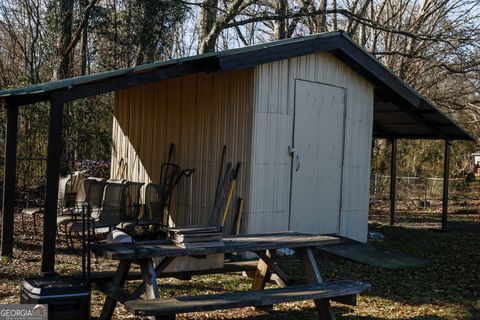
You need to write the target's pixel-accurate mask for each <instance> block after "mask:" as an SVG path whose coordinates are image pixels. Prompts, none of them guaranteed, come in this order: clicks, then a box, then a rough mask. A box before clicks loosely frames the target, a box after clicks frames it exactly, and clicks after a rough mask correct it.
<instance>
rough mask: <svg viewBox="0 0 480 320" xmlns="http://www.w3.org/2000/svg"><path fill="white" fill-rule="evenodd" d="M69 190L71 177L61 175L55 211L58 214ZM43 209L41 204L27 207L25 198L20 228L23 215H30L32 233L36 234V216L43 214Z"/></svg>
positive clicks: (62, 207)
mask: <svg viewBox="0 0 480 320" xmlns="http://www.w3.org/2000/svg"><path fill="white" fill-rule="evenodd" d="M70 190H71V179H70V177H62V178H60V179H59V181H58V203H57V213H58V214H60V213H61V212H62V211H63V209H64V207H65V195H66V193H67V192H69V191H70ZM44 213H45V209H44V207H43V205H42V206H36V207H29V203H28V200H27V204H26V208H24V209H23V210H22V211H21V215H22V216H21V219H22V230H25V215H27V216H31V217H32V218H33V233H34V234H35V235H36V234H37V216H38V215H40V214H44Z"/></svg>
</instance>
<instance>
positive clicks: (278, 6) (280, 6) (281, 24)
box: [274, 0, 288, 40]
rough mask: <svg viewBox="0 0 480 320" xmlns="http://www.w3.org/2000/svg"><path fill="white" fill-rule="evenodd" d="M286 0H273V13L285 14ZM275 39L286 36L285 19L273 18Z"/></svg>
mask: <svg viewBox="0 0 480 320" xmlns="http://www.w3.org/2000/svg"><path fill="white" fill-rule="evenodd" d="M287 5H288V4H287V0H276V1H275V14H276V15H279V16H281V15H283V16H284V15H286V14H287ZM274 38H275V40H280V39H285V38H287V23H286V19H279V20H275V30H274Z"/></svg>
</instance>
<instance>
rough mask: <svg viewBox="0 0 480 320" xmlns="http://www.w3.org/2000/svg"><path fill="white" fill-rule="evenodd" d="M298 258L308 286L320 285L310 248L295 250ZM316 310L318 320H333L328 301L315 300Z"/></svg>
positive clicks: (333, 315)
mask: <svg viewBox="0 0 480 320" xmlns="http://www.w3.org/2000/svg"><path fill="white" fill-rule="evenodd" d="M295 251H296V252H297V255H298V257H299V258H300V261H301V262H302V265H303V271H304V272H305V277H306V279H307V282H308V283H309V284H319V283H322V282H323V280H322V277H321V276H320V271H319V270H318V266H317V262H316V261H315V257H314V256H313V252H312V249H311V248H298V249H295ZM314 302H315V306H316V308H317V312H318V316H319V318H320V320H335V314H334V313H333V310H332V307H331V306H330V301H329V300H328V299H316V300H314Z"/></svg>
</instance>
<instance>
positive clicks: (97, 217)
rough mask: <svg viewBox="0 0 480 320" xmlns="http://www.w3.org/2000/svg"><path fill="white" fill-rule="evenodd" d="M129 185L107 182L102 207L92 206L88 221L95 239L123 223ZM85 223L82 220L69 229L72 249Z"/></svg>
mask: <svg viewBox="0 0 480 320" xmlns="http://www.w3.org/2000/svg"><path fill="white" fill-rule="evenodd" d="M128 185H129V183H128V182H127V183H123V182H107V184H106V186H105V190H104V192H103V200H102V202H101V206H100V207H97V209H96V210H95V205H96V204H90V207H91V214H90V217H89V218H87V219H90V221H91V222H90V228H91V231H92V236H93V238H94V239H96V235H95V234H96V233H98V232H101V233H103V232H104V231H105V232H108V231H111V230H113V229H114V228H116V226H117V225H118V224H119V223H120V222H121V221H122V219H123V217H124V211H125V194H126V189H127V188H128ZM90 188H91V187H90ZM83 223H84V222H83V221H81V220H76V221H75V222H73V223H72V225H71V227H70V228H69V229H68V238H69V239H70V244H71V247H72V248H73V234H74V233H75V234H77V235H78V234H80V233H81V232H82V228H84V226H83Z"/></svg>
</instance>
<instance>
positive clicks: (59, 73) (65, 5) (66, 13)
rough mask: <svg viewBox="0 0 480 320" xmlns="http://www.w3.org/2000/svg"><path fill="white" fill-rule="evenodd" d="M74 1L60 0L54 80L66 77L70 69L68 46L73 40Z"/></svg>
mask: <svg viewBox="0 0 480 320" xmlns="http://www.w3.org/2000/svg"><path fill="white" fill-rule="evenodd" d="M73 3H74V0H60V1H59V8H58V14H59V20H60V22H59V33H58V35H57V43H56V46H55V55H56V62H57V63H56V66H55V69H54V70H53V80H58V79H65V78H67V77H68V74H69V71H70V52H69V51H68V47H69V46H70V43H71V41H72V21H73Z"/></svg>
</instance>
